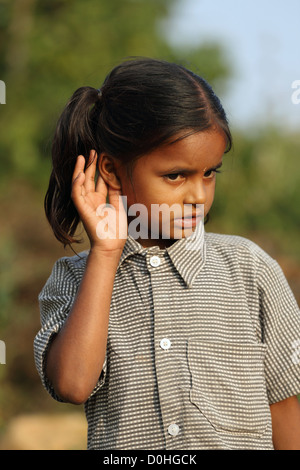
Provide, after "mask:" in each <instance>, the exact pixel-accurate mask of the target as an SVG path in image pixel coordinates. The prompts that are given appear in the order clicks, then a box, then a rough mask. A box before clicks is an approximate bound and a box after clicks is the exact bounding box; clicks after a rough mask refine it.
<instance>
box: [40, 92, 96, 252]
mask: <svg viewBox="0 0 300 470" xmlns="http://www.w3.org/2000/svg"><path fill="white" fill-rule="evenodd" d="M99 106H100V95H99V92H98V90H96V89H95V88H92V87H82V88H79V89H78V90H76V91H75V93H74V94H73V95H72V97H71V98H70V100H69V102H68V103H67V105H66V106H65V108H64V110H63V112H62V114H61V116H60V118H59V120H58V123H57V126H56V131H55V135H54V138H53V143H52V165H53V169H52V172H51V176H50V181H49V186H48V190H47V193H46V196H45V200H44V208H45V213H46V217H47V219H48V221H49V223H50V225H51V227H52V230H53V232H54V235H55V237H56V238H57V239H58V240H59V241H60V242H62V243H63V244H64V245H65V246H66V245H69V244H71V243H74V242H78V241H77V240H76V239H75V238H74V234H75V231H76V228H77V226H78V224H79V222H80V218H79V215H78V213H77V210H76V208H75V206H74V204H73V201H72V199H71V187H72V175H73V172H74V167H75V163H76V159H77V156H78V155H83V156H84V157H85V158H86V162H88V158H89V153H90V150H91V149H95V150H96V151H97V152H99V143H98V139H97V137H96V136H95V128H96V116H97V114H98V115H99V112H100V111H99Z"/></svg>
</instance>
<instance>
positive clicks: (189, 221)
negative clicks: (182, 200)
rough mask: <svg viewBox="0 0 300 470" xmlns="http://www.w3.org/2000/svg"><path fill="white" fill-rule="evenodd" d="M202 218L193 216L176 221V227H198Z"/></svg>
mask: <svg viewBox="0 0 300 470" xmlns="http://www.w3.org/2000/svg"><path fill="white" fill-rule="evenodd" d="M200 220H201V217H200V216H199V215H198V216H192V217H184V218H181V219H174V225H176V226H177V227H196V225H197V224H199V222H200Z"/></svg>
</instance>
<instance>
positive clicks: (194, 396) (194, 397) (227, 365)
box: [188, 339, 270, 437]
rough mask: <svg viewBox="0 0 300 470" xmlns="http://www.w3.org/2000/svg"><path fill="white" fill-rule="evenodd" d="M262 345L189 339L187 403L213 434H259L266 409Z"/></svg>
mask: <svg viewBox="0 0 300 470" xmlns="http://www.w3.org/2000/svg"><path fill="white" fill-rule="evenodd" d="M264 356H265V346H264V345H261V344H242V343H241V344H239V343H234V344H233V343H210V342H200V341H197V340H193V339H192V340H189V342H188V362H189V368H190V372H191V376H192V387H191V390H190V401H191V402H192V403H193V404H194V405H195V406H196V407H197V408H198V409H199V411H200V412H201V413H202V414H203V415H204V416H205V417H206V419H207V420H208V421H209V422H210V424H211V425H212V426H213V427H214V428H215V430H216V431H219V432H222V433H231V434H232V433H234V434H238V435H241V434H244V435H253V436H254V435H256V436H257V437H258V435H259V434H262V433H263V432H264V431H265V429H266V427H267V426H268V424H269V420H270V408H269V404H268V400H267V393H266V386H265V378H264Z"/></svg>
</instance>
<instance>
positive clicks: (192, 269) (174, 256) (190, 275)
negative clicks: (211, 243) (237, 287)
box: [118, 222, 206, 287]
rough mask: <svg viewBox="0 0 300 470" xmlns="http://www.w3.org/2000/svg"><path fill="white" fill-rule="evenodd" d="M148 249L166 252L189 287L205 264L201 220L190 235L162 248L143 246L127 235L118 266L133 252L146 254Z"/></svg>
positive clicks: (203, 232)
mask: <svg viewBox="0 0 300 470" xmlns="http://www.w3.org/2000/svg"><path fill="white" fill-rule="evenodd" d="M150 250H151V251H153V250H155V251H156V253H157V254H160V253H161V254H162V255H164V254H165V253H167V254H168V256H169V258H170V260H171V261H172V263H173V265H174V266H175V268H176V270H177V271H178V273H179V274H180V276H181V277H182V279H183V280H184V282H185V283H186V285H187V286H188V287H191V286H192V284H193V282H194V280H195V278H196V277H197V275H198V273H199V272H200V270H201V269H202V268H203V266H204V264H205V257H206V246H205V230H204V224H203V222H201V223H199V224H198V225H197V227H196V230H195V231H194V232H193V233H192V235H190V236H189V237H187V238H181V239H179V240H177V241H176V242H175V243H173V245H171V246H170V247H168V248H165V249H163V250H162V249H159V247H157V246H156V247H151V248H144V247H143V246H142V245H141V244H140V243H139V242H138V241H137V240H135V239H134V238H133V237H132V236H131V235H128V237H127V240H126V243H125V245H124V249H123V252H122V255H121V258H120V261H119V265H118V267H120V266H121V264H122V263H123V262H124V261H125V259H126V258H128V257H129V256H131V255H134V254H142V255H146V254H147V252H148V251H150Z"/></svg>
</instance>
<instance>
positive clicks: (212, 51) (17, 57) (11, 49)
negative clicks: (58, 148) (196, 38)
mask: <svg viewBox="0 0 300 470" xmlns="http://www.w3.org/2000/svg"><path fill="white" fill-rule="evenodd" d="M171 3H172V0H154V1H151V2H149V1H146V0H113V1H110V0H102V1H99V0H85V1H84V2H83V1H81V0H43V1H38V0H13V1H11V0H0V18H1V20H0V27H1V31H0V40H1V46H0V47H1V57H0V71H1V77H0V78H1V79H2V80H4V81H5V83H6V88H7V100H6V101H7V104H6V105H5V110H4V109H1V111H2V112H1V115H0V126H1V129H2V137H1V143H0V152H1V163H0V171H1V175H2V177H3V176H4V175H5V174H7V171H12V172H14V174H16V175H18V176H22V175H24V176H26V177H28V176H29V175H30V176H33V177H35V179H37V177H38V179H40V178H41V176H43V174H48V166H47V165H48V164H49V160H47V161H45V159H44V160H43V158H42V157H43V156H44V155H45V153H46V150H45V146H48V145H49V140H50V139H51V136H52V132H53V128H54V125H55V120H56V118H57V117H58V114H59V112H60V110H61V109H62V107H63V106H64V104H65V103H66V101H67V99H68V98H69V96H70V95H71V93H72V92H73V91H74V90H75V89H76V88H78V87H79V86H82V85H92V86H95V87H98V86H100V85H101V83H102V81H103V79H104V77H105V75H106V74H107V72H108V71H109V70H110V69H111V68H112V67H113V66H115V65H116V64H117V63H118V62H120V61H121V60H123V59H124V58H126V57H129V56H151V57H156V58H163V59H167V60H175V61H180V62H185V63H186V64H187V65H189V66H191V68H194V69H195V67H196V68H198V69H199V71H203V73H204V71H205V76H206V78H207V79H208V80H209V81H211V82H212V83H213V82H214V81H216V80H218V81H220V80H221V81H222V80H223V82H224V81H226V79H227V78H228V76H229V73H230V72H229V67H228V65H227V63H226V61H225V60H224V58H223V55H222V49H221V48H220V47H219V46H217V45H212V46H209V47H208V46H203V47H200V48H197V49H196V50H193V51H188V50H187V51H184V52H181V53H180V56H179V57H178V55H177V54H176V51H174V50H172V49H171V47H170V46H169V45H168V43H167V41H166V39H165V34H164V37H162V35H160V34H159V29H158V27H157V25H158V21H159V20H160V19H161V18H164V17H166V16H167V15H168V8H169V7H170V5H171ZM3 131H5V132H3ZM48 150H49V148H48ZM44 165H46V167H47V171H43V166H44Z"/></svg>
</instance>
